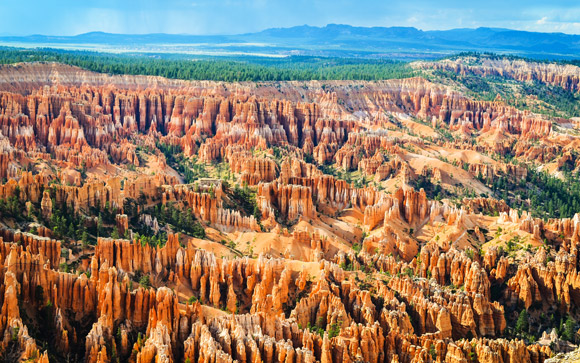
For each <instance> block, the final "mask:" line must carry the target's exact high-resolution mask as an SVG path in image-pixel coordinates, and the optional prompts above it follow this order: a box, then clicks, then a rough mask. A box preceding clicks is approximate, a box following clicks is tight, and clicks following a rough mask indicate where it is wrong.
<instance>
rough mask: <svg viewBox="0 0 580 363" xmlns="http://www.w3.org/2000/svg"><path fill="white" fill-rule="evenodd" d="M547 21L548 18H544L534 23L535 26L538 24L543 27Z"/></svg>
mask: <svg viewBox="0 0 580 363" xmlns="http://www.w3.org/2000/svg"><path fill="white" fill-rule="evenodd" d="M547 20H548V17H547V16H544V17H543V18H542V19H540V20H538V21H536V24H538V25H544V24H546V21H547Z"/></svg>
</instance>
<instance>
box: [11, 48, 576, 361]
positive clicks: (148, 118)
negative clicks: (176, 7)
mask: <svg viewBox="0 0 580 363" xmlns="http://www.w3.org/2000/svg"><path fill="white" fill-rule="evenodd" d="M412 67H413V68H414V69H415V70H417V77H414V78H406V79H393V80H386V81H374V82H365V81H324V82H322V81H309V82H298V81H296V82H254V83H250V82H247V83H225V82H211V81H181V80H172V79H165V78H159V77H152V76H129V75H116V76H113V75H106V74H99V73H92V72H89V71H85V70H82V69H80V68H76V67H72V66H67V65H62V64H57V63H20V64H16V65H3V66H0V178H1V179H2V182H1V184H0V241H1V242H0V264H1V265H2V268H1V269H0V281H2V283H1V284H0V353H1V354H0V361H4V362H14V361H28V362H48V361H51V362H83V361H84V362H91V363H92V362H139V363H148V362H188V363H192V362H233V361H237V362H248V363H249V362H252V363H257V362H287V363H290V362H322V363H329V362H343V363H345V362H371V363H377V362H407V363H411V362H457V363H459V362H505V363H508V362H511V363H515V362H537V363H540V362H544V361H545V360H546V359H548V358H551V357H553V356H555V358H552V359H558V358H557V357H558V356H557V354H559V353H562V354H560V355H559V356H560V357H565V355H564V353H567V352H570V351H573V350H574V349H575V348H576V345H575V344H576V340H577V331H578V328H579V325H578V323H577V322H578V321H580V311H579V309H578V307H579V306H580V273H579V269H580V261H578V247H579V245H580V214H577V213H578V212H580V181H579V179H578V171H579V170H580V124H579V121H580V119H578V118H575V117H574V115H575V113H576V112H577V111H578V108H577V107H578V106H577V105H578V103H577V102H578V100H577V99H576V98H575V97H577V95H578V92H579V87H580V68H578V67H575V66H571V65H558V64H547V63H532V62H528V61H524V60H516V59H502V58H498V59H496V58H490V59H473V58H470V57H458V58H454V59H448V60H443V61H436V62H416V63H412ZM538 90H541V91H542V92H541V93H539V92H537V91H538ZM534 92H536V93H534ZM490 95H493V97H492V96H490ZM568 356H574V354H572V355H568Z"/></svg>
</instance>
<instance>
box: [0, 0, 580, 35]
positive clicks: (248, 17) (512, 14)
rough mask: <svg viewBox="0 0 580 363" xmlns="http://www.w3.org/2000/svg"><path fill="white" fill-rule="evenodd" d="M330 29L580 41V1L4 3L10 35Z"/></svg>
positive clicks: (0, 16) (0, 25) (0, 8)
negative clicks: (536, 34) (497, 30)
mask: <svg viewBox="0 0 580 363" xmlns="http://www.w3.org/2000/svg"><path fill="white" fill-rule="evenodd" d="M328 23H338V24H350V25H355V26H414V27H416V28H419V29H423V30H431V29H451V28H462V27H463V28H475V27H480V26H489V27H504V28H511V29H520V30H530V31H541V32H564V33H570V34H580V0H542V1H540V0H484V1H481V0H479V1H469V0H437V1H434V0H399V1H391V0H355V1H347V0H285V1H283V0H98V1H97V0H0V34H3V35H28V34H47V35H75V34H80V33H85V32H89V31H105V32H112V33H156V32H162V33H182V34H238V33H246V32H254V31H259V30H263V29H266V28H272V27H289V26H294V25H303V24H308V25H316V26H323V25H326V24H328Z"/></svg>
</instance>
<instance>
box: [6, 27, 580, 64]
mask: <svg viewBox="0 0 580 363" xmlns="http://www.w3.org/2000/svg"><path fill="white" fill-rule="evenodd" d="M0 43H2V45H12V44H24V45H25V46H32V45H35V46H38V47H40V46H43V45H50V46H54V47H57V48H58V47H63V46H64V45H65V44H68V45H85V46H86V45H106V46H110V47H113V48H114V47H120V46H121V45H122V47H123V49H126V48H129V49H131V50H134V51H143V50H148V49H153V48H154V49H159V48H162V49H163V50H165V49H166V48H171V49H172V51H173V52H177V53H179V52H182V51H183V52H185V51H186V50H187V51H202V52H203V51H217V52H224V51H225V52H234V51H235V52H249V51H250V48H251V51H258V52H262V53H265V54H266V55H290V54H302V55H323V56H356V57H369V56H370V57H372V56H381V55H384V54H385V53H395V52H402V53H416V54H419V55H421V54H422V55H425V56H428V55H433V54H450V53H455V52H458V51H479V52H498V53H511V54H519V55H526V56H529V57H532V58H552V59H554V58H577V57H579V56H580V35H574V34H565V33H540V32H530V31H523V30H513V29H505V28H491V27H479V28H456V29H449V30H421V29H417V28H415V27H357V26H351V25H344V24H328V25H326V26H324V27H317V26H310V25H300V26H294V27H289V28H269V29H264V30H262V31H259V32H254V33H245V34H231V35H227V34H224V35H190V34H167V33H151V34H116V33H106V32H100V31H95V32H89V33H83V34H78V35H74V36H48V35H38V34H36V35H28V36H0ZM177 46H179V47H178V48H176V47H177Z"/></svg>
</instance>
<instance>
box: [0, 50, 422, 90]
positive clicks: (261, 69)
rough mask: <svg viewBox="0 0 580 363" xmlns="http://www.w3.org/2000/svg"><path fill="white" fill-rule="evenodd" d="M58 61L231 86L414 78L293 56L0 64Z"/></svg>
mask: <svg viewBox="0 0 580 363" xmlns="http://www.w3.org/2000/svg"><path fill="white" fill-rule="evenodd" d="M20 62H58V63H63V64H68V65H72V66H77V67H81V68H84V69H87V70H90V71H94V72H99V73H107V74H129V75H151V76H161V77H166V78H173V79H183V80H212V81H226V82H245V81H252V82H259V81H308V80H367V81H372V80H385V79H393V78H407V77H412V76H413V75H415V71H413V69H412V68H411V66H410V65H409V64H408V63H405V62H400V61H393V60H388V59H356V58H326V57H307V56H290V57H285V58H266V57H252V56H240V57H219V58H218V57H200V58H193V57H191V56H187V55H176V54H140V53H135V54H108V53H99V52H91V51H70V50H59V49H50V48H40V49H20V48H6V47H4V48H1V47H0V64H14V63H20Z"/></svg>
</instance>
